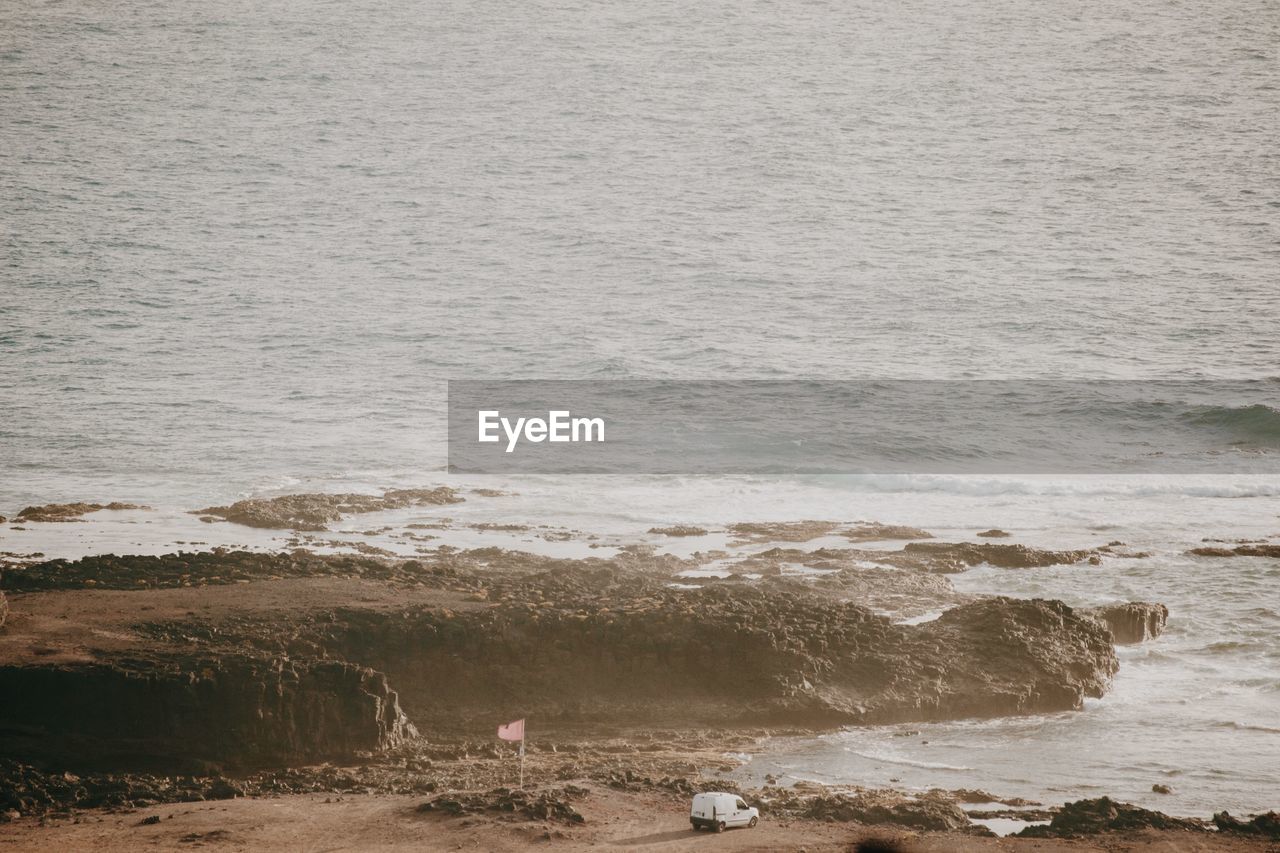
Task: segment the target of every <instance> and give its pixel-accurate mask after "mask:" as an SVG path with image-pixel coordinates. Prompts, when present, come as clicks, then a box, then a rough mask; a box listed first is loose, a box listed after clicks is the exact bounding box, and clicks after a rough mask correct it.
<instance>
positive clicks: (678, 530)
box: [649, 524, 707, 536]
mask: <svg viewBox="0 0 1280 853" xmlns="http://www.w3.org/2000/svg"><path fill="white" fill-rule="evenodd" d="M649 532H650V533H655V534H657V535H659V536H706V535H707V529H706V528H705V527H694V526H693V525H690V524H677V525H674V526H672V527H650V528H649Z"/></svg>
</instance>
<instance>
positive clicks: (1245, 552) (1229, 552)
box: [1190, 542, 1280, 559]
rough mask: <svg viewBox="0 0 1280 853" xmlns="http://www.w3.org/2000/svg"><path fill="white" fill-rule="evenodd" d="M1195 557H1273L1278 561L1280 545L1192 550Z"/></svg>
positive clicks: (1264, 544)
mask: <svg viewBox="0 0 1280 853" xmlns="http://www.w3.org/2000/svg"><path fill="white" fill-rule="evenodd" d="M1190 553H1192V554H1195V555H1196V556H1197V557H1275V558H1278V559H1280V545H1272V544H1269V543H1265V542H1264V543H1255V544H1250V545H1237V546H1236V547H1234V548H1192V549H1191V551H1190Z"/></svg>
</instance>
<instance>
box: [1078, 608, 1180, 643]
mask: <svg viewBox="0 0 1280 853" xmlns="http://www.w3.org/2000/svg"><path fill="white" fill-rule="evenodd" d="M1081 612H1083V613H1087V614H1088V615H1090V616H1092V617H1093V618H1095V619H1098V620H1099V621H1101V622H1102V624H1104V625H1106V626H1107V627H1108V628H1109V629H1110V630H1111V634H1112V636H1113V637H1115V641H1116V642H1117V643H1121V644H1126V645H1127V644H1131V643H1143V642H1146V641H1147V640H1154V639H1155V638H1156V637H1159V636H1160V635H1161V634H1163V633H1164V626H1165V623H1166V622H1167V621H1168V620H1169V608H1167V607H1165V606H1164V605H1163V604H1153V603H1150V602H1146V601H1130V602H1126V603H1125V604H1108V605H1106V606H1104V607H1091V608H1089V609H1088V610H1084V611H1081Z"/></svg>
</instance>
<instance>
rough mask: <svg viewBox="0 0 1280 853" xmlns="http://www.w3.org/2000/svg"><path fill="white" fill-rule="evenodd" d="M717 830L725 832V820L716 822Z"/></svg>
mask: <svg viewBox="0 0 1280 853" xmlns="http://www.w3.org/2000/svg"><path fill="white" fill-rule="evenodd" d="M716 832H724V821H720V822H719V823H717V824H716Z"/></svg>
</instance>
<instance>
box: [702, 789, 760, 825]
mask: <svg viewBox="0 0 1280 853" xmlns="http://www.w3.org/2000/svg"><path fill="white" fill-rule="evenodd" d="M759 822H760V810H759V809H753V808H751V807H750V806H748V805H747V804H746V803H745V802H743V800H742V797H739V796H738V795H737V794H726V793H724V792H722V791H710V792H708V793H706V794H696V795H694V798H693V808H691V809H690V810H689V823H691V824H693V829H694V832H697V831H698V830H699V829H702V828H703V827H706V828H707V829H714V830H715V831H716V832H724V831H725V830H726V829H728V828H729V827H731V826H752V827H754V826H755V825H756V824H757V823H759Z"/></svg>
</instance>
